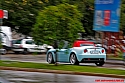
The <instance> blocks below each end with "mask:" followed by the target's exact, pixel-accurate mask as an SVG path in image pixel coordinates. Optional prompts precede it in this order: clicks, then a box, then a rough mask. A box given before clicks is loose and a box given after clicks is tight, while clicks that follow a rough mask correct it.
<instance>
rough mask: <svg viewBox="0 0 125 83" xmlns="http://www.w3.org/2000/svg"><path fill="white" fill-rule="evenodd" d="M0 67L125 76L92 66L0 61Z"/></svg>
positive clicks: (113, 70) (121, 71)
mask: <svg viewBox="0 0 125 83" xmlns="http://www.w3.org/2000/svg"><path fill="white" fill-rule="evenodd" d="M0 66H6V67H19V68H35V69H50V70H64V71H75V72H92V73H104V74H116V75H125V70H118V69H108V68H103V67H94V66H92V67H91V66H80V65H78V66H77V65H66V64H58V65H57V66H56V65H55V64H45V63H32V62H16V61H0Z"/></svg>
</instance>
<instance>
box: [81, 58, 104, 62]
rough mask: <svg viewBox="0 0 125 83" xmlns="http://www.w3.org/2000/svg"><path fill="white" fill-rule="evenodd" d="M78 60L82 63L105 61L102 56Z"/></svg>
mask: <svg viewBox="0 0 125 83" xmlns="http://www.w3.org/2000/svg"><path fill="white" fill-rule="evenodd" d="M80 62H82V63H84V62H86V63H96V62H105V59H104V58H84V59H82V60H81V61H80Z"/></svg>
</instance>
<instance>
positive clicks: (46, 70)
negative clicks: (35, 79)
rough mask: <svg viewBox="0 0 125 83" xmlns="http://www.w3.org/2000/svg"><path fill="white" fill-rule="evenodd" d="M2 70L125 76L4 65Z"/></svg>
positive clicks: (120, 76)
mask: <svg viewBox="0 0 125 83" xmlns="http://www.w3.org/2000/svg"><path fill="white" fill-rule="evenodd" d="M0 70H13V71H28V72H41V73H56V74H72V75H87V76H101V77H112V78H125V75H115V74H102V73H90V72H73V71H62V70H48V69H33V68H18V67H4V66H0Z"/></svg>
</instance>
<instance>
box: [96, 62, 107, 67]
mask: <svg viewBox="0 0 125 83" xmlns="http://www.w3.org/2000/svg"><path fill="white" fill-rule="evenodd" d="M104 63H105V62H97V63H95V64H96V66H103V65H104Z"/></svg>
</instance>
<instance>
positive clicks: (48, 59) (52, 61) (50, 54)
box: [47, 53, 55, 64]
mask: <svg viewBox="0 0 125 83" xmlns="http://www.w3.org/2000/svg"><path fill="white" fill-rule="evenodd" d="M47 62H48V63H49V64H54V63H55V62H54V59H53V56H52V53H48V55H47Z"/></svg>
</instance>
